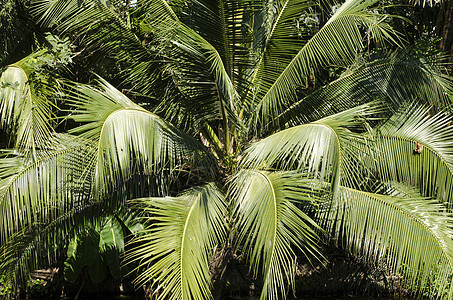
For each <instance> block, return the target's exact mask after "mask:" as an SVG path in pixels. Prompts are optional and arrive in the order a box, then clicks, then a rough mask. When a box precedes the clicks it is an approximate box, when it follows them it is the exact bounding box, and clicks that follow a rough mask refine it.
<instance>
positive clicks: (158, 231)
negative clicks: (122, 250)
mask: <svg viewBox="0 0 453 300" xmlns="http://www.w3.org/2000/svg"><path fill="white" fill-rule="evenodd" d="M132 203H135V204H136V205H137V207H139V208H140V209H142V210H143V212H144V216H143V220H144V221H145V222H146V223H147V226H148V227H147V229H146V231H145V232H144V234H143V235H140V236H138V237H136V238H135V241H134V244H133V245H134V247H133V249H132V250H131V251H130V252H129V254H128V260H129V261H131V262H138V263H139V267H138V268H140V270H142V269H141V267H145V270H144V271H143V272H141V273H140V274H139V275H138V277H137V278H136V280H135V282H136V283H137V284H142V283H145V282H147V281H150V280H156V283H159V284H161V285H162V286H163V287H164V289H163V291H162V294H161V295H159V299H164V298H165V299H167V298H168V299H209V298H210V297H211V292H210V278H209V260H210V257H212V255H213V253H214V252H213V251H214V247H215V246H216V245H217V244H218V243H220V242H222V241H224V240H225V238H226V230H225V225H224V217H225V213H226V202H225V199H224V195H223V194H222V192H221V191H220V190H219V189H218V188H217V187H216V186H215V185H214V184H207V185H204V186H199V187H194V188H191V189H190V190H187V191H186V192H185V193H183V194H181V195H180V196H178V197H165V198H144V199H136V200H133V201H132Z"/></svg>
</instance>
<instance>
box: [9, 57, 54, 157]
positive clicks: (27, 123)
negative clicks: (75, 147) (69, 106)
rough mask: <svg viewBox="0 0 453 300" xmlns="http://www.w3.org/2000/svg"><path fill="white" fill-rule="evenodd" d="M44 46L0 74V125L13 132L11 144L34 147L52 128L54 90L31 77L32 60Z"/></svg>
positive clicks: (40, 142) (17, 146)
mask: <svg viewBox="0 0 453 300" xmlns="http://www.w3.org/2000/svg"><path fill="white" fill-rule="evenodd" d="M44 52H45V50H42V51H38V52H35V53H33V54H31V55H29V56H27V57H25V58H24V59H22V60H21V61H19V62H16V63H15V64H12V65H10V66H8V67H7V68H6V70H5V71H4V72H3V73H2V74H1V77H0V127H3V128H5V129H7V130H9V131H10V132H11V133H12V134H13V135H14V136H15V142H14V146H15V148H19V149H31V150H35V148H36V147H37V146H38V145H41V146H42V145H45V142H46V141H47V140H48V138H49V137H50V135H51V134H52V132H53V128H52V121H53V118H54V113H53V110H54V108H55V104H54V103H53V102H52V101H51V100H49V98H50V96H51V95H52V93H54V92H55V91H54V90H53V89H52V88H51V87H50V86H45V85H44V86H43V83H42V82H41V83H40V85H39V86H38V83H37V82H35V81H33V80H32V78H31V75H32V73H33V71H34V70H33V64H34V63H35V61H36V58H37V57H39V56H40V55H42V54H43V53H44Z"/></svg>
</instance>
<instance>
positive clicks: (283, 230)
mask: <svg viewBox="0 0 453 300" xmlns="http://www.w3.org/2000/svg"><path fill="white" fill-rule="evenodd" d="M313 190H314V186H313V185H312V180H311V179H308V178H307V177H306V176H304V175H301V174H291V173H269V172H263V171H253V170H242V171H240V172H239V173H237V174H236V175H235V177H234V178H233V180H232V183H231V187H230V192H229V194H230V196H231V198H232V199H233V203H234V206H233V216H234V218H236V219H237V226H238V229H237V231H238V233H237V235H238V239H237V245H238V246H239V245H243V247H244V252H245V253H246V255H247V258H248V260H249V261H250V263H251V268H252V269H253V271H254V272H255V275H256V274H258V273H259V270H260V269H261V270H262V274H263V277H264V278H263V279H264V287H263V290H262V293H261V299H278V298H279V295H280V296H282V297H283V298H285V295H286V286H287V285H292V287H293V288H294V274H295V266H296V265H295V262H296V254H295V252H294V250H293V249H292V246H295V247H297V249H299V250H300V251H301V252H302V253H303V254H304V255H305V256H307V257H308V258H311V257H312V256H314V257H315V258H317V259H320V258H321V257H322V256H321V255H320V254H319V252H318V250H317V246H316V242H317V239H318V236H317V234H316V230H317V229H319V227H318V226H317V225H316V223H315V222H314V221H313V220H312V219H311V218H310V217H309V216H308V215H306V214H305V213H304V212H303V211H302V210H301V209H300V208H299V207H300V206H303V205H305V206H309V205H316V204H314V202H316V201H318V200H316V198H314V197H313V196H312V195H313V194H315V193H314V192H313ZM260 273H261V272H260Z"/></svg>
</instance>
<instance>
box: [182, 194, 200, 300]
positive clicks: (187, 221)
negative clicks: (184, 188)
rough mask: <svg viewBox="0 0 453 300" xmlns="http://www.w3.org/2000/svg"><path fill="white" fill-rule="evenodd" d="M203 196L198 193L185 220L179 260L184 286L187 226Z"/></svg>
mask: <svg viewBox="0 0 453 300" xmlns="http://www.w3.org/2000/svg"><path fill="white" fill-rule="evenodd" d="M201 196H202V194H201V193H199V194H198V195H197V197H196V198H195V200H194V201H193V202H192V205H191V207H190V210H189V212H188V214H187V217H186V220H185V222H184V229H183V232H182V241H181V252H180V255H179V256H180V261H179V264H180V267H179V268H180V274H181V277H180V278H181V279H180V285H181V287H182V286H183V276H184V272H183V263H184V262H183V255H184V243H185V240H186V230H187V227H188V225H189V220H190V217H191V215H192V213H193V211H194V209H195V206H196V205H197V204H198V201H199V200H200V199H201ZM181 292H182V295H181V298H182V300H184V292H183V291H182V289H181Z"/></svg>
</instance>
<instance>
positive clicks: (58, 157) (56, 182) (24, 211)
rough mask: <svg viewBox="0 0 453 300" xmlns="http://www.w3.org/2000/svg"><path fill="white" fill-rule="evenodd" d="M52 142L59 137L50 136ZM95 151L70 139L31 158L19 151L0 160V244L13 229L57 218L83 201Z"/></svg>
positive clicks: (9, 235) (14, 231)
mask: <svg viewBox="0 0 453 300" xmlns="http://www.w3.org/2000/svg"><path fill="white" fill-rule="evenodd" d="M53 141H54V142H55V144H57V143H58V139H53ZM93 154H94V151H93V148H91V147H90V146H89V145H88V144H86V143H83V142H81V141H78V140H75V139H74V138H72V142H71V143H61V140H60V143H59V147H58V148H56V149H52V150H50V149H48V150H46V151H40V152H37V153H36V158H33V159H30V158H27V156H24V155H22V154H20V153H17V154H16V155H14V156H8V157H4V158H1V159H0V175H1V177H0V212H1V220H0V222H1V224H2V227H1V230H0V244H5V243H6V242H7V241H8V239H9V238H10V237H11V236H13V235H14V234H15V233H16V232H19V231H21V230H23V229H28V230H30V229H31V228H32V227H33V226H35V224H39V223H40V222H43V223H46V222H48V221H49V220H53V219H56V218H58V217H59V215H60V214H62V213H65V212H66V211H67V210H68V209H70V208H71V207H73V205H76V204H77V203H83V201H86V199H87V198H86V197H87V194H88V193H89V192H90V189H91V172H92V168H93V160H92V157H93Z"/></svg>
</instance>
